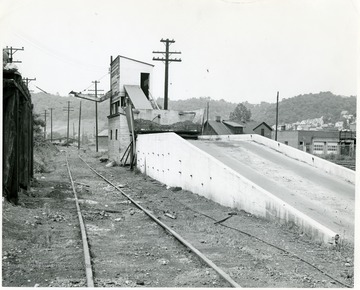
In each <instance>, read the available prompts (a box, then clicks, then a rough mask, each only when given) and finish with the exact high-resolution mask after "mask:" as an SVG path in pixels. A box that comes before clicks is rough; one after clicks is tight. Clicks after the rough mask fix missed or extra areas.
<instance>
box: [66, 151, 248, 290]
mask: <svg viewBox="0 0 360 290" xmlns="http://www.w3.org/2000/svg"><path fill="white" fill-rule="evenodd" d="M79 158H80V160H82V161H83V162H84V164H86V166H87V167H88V168H89V169H90V170H91V171H93V172H94V173H95V174H96V175H97V176H98V177H99V178H101V179H102V180H103V181H105V182H106V183H108V184H109V185H111V186H112V187H113V188H114V189H116V190H117V192H118V193H120V195H121V197H122V200H121V201H120V204H122V205H123V206H122V208H120V209H119V206H117V207H116V209H111V208H109V207H108V206H107V208H105V209H102V210H103V211H104V212H109V213H121V212H122V211H126V210H127V211H129V207H130V208H133V209H135V208H136V209H138V210H140V211H141V212H142V213H144V214H145V215H146V216H147V217H148V218H147V219H144V218H142V220H141V223H143V224H142V225H140V227H141V228H150V229H151V230H152V231H153V225H154V223H155V224H156V225H158V226H159V227H160V228H162V229H163V230H164V231H162V232H161V234H162V235H163V234H164V233H165V234H170V235H171V236H172V237H173V238H174V239H175V240H176V241H177V242H178V245H177V246H175V247H174V245H173V243H170V244H169V247H167V246H165V247H164V248H165V249H166V250H167V249H168V248H170V247H173V248H174V252H175V253H174V256H177V257H179V256H181V257H182V258H180V259H185V260H186V261H187V263H188V261H189V258H188V257H187V256H188V253H189V252H191V253H192V255H193V256H195V259H198V260H200V261H201V262H202V265H201V266H202V267H204V265H206V267H205V268H209V269H212V271H214V272H215V273H216V274H217V275H218V276H219V277H220V278H221V279H222V280H223V283H225V286H227V287H229V286H231V287H235V288H241V286H240V285H239V284H238V283H237V282H235V281H234V280H233V279H232V278H231V277H230V276H229V275H228V274H227V273H225V272H224V271H223V270H222V269H221V268H219V267H218V266H217V265H215V263H214V262H212V261H211V260H210V259H208V258H207V257H206V256H205V255H204V254H202V253H201V252H200V251H199V250H198V249H196V248H195V247H194V246H193V245H191V243H190V242H188V241H187V240H185V239H184V238H183V237H181V236H180V235H179V234H178V233H176V232H175V231H174V230H172V229H171V228H170V227H169V226H167V225H166V224H165V223H163V222H162V221H160V220H159V219H158V218H157V217H156V216H155V215H154V214H152V213H151V212H150V211H149V210H147V209H145V208H144V207H143V206H141V205H140V203H138V202H137V201H135V200H134V199H132V198H131V197H130V196H129V195H128V194H126V193H125V192H124V191H123V190H122V189H121V188H120V187H119V186H117V185H115V184H114V183H112V182H111V181H110V180H108V179H107V178H106V177H104V176H103V175H101V174H100V173H99V172H97V171H96V170H95V169H93V168H92V167H91V166H90V165H89V164H87V163H86V162H85V160H83V159H82V158H81V157H80V156H79ZM66 164H67V168H68V173H69V178H70V181H71V185H72V189H73V193H74V199H75V202H76V208H77V213H78V217H79V224H80V230H81V236H82V242H83V250H84V263H85V272H86V281H87V286H88V287H94V286H95V285H96V282H95V279H94V268H95V269H96V268H97V266H96V265H94V261H92V258H91V257H94V255H96V256H97V254H96V253H90V246H89V243H88V242H89V241H90V244H91V242H92V239H93V238H94V237H89V236H88V235H87V230H86V224H85V222H84V220H86V217H85V219H84V218H83V215H84V213H85V216H86V215H87V214H89V213H90V212H91V211H89V210H86V209H85V210H81V209H80V204H79V198H78V197H77V192H76V185H75V182H74V178H73V174H72V173H71V169H70V164H69V160H68V158H66ZM124 198H126V200H127V201H128V203H126V202H124V200H123V199H124ZM82 202H83V201H82ZM133 209H130V211H129V213H130V215H132V216H133V215H134V213H135V212H134V211H133ZM104 215H105V214H104ZM121 219H122V218H121V217H119V218H118V219H115V220H119V221H120V220H121ZM130 222H131V223H132V221H130ZM135 222H136V221H135V220H134V223H135ZM144 224H146V225H145V226H144ZM133 226H135V225H133ZM125 234H126V233H125ZM138 234H139V235H141V234H142V233H138ZM146 234H147V233H146ZM158 238H159V239H165V240H166V238H164V237H163V236H161V235H160V236H159V237H158ZM167 238H168V237H167ZM102 250H104V249H102ZM141 250H142V251H145V255H147V256H150V255H152V254H151V253H150V252H151V250H152V247H151V246H150V247H149V250H148V251H147V250H146V249H145V250H144V249H141ZM181 250H182V252H183V253H179V251H181ZM134 255H137V254H135V253H134ZM170 255H171V253H170ZM166 256H169V253H167V254H166ZM158 259H159V260H161V262H160V264H162V265H167V264H168V263H170V262H171V259H174V257H171V258H167V259H163V258H161V255H159V257H158ZM190 260H191V259H190ZM193 260H194V258H193ZM196 262H197V261H196ZM190 264H191V263H190ZM197 264H199V263H197ZM188 267H191V265H187V268H188ZM196 267H199V265H194V268H196ZM104 271H106V270H104ZM177 271H181V268H177ZM95 272H99V269H96V270H95ZM100 272H101V270H100ZM205 273H208V275H210V272H209V270H206V272H205ZM95 276H96V275H95ZM212 277H213V276H212ZM209 280H211V279H209ZM125 282H126V281H125ZM110 283H111V282H110ZM136 283H137V284H138V285H144V284H145V282H143V281H141V280H139V279H138V281H137V282H136ZM126 284H130V282H129V283H126ZM214 285H215V284H214ZM216 285H218V283H216ZM220 285H221V284H220ZM169 286H172V285H169Z"/></svg>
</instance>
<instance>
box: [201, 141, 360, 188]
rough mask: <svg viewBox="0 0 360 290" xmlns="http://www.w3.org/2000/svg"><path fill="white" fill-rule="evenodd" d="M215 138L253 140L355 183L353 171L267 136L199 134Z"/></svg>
mask: <svg viewBox="0 0 360 290" xmlns="http://www.w3.org/2000/svg"><path fill="white" fill-rule="evenodd" d="M215 138H216V140H234V141H236V140H247V141H255V142H257V143H260V144H263V145H265V146H267V147H269V148H271V149H274V150H276V151H278V152H280V153H283V154H285V155H286V156H289V157H291V158H293V159H296V160H299V161H302V162H305V163H307V164H309V165H311V166H314V167H316V168H319V169H322V170H324V171H325V172H327V173H330V174H332V175H335V176H337V177H339V178H342V179H343V180H346V181H348V182H351V183H352V184H355V175H356V174H355V171H353V170H350V169H348V168H345V167H343V166H340V165H337V164H335V163H332V162H330V161H327V160H325V159H322V158H320V157H317V156H314V155H312V154H309V153H306V152H304V151H301V150H299V149H296V148H294V147H291V146H288V145H285V144H283V143H280V142H276V141H274V140H271V139H269V138H265V137H263V136H260V135H257V134H243V135H222V136H199V139H201V140H208V139H215Z"/></svg>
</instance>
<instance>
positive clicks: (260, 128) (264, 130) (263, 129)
mask: <svg viewBox="0 0 360 290" xmlns="http://www.w3.org/2000/svg"><path fill="white" fill-rule="evenodd" d="M253 131H254V133H255V134H259V135H261V136H264V137H267V138H270V139H271V132H272V129H271V127H270V126H269V125H268V124H266V123H265V122H262V123H261V124H259V125H257V126H256V127H255V128H254V129H253Z"/></svg>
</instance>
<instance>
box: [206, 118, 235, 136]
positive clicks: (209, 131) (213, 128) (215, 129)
mask: <svg viewBox="0 0 360 290" xmlns="http://www.w3.org/2000/svg"><path fill="white" fill-rule="evenodd" d="M232 134H233V133H232V132H231V130H230V129H229V128H228V127H227V126H226V125H225V124H224V123H223V122H221V120H220V118H217V119H216V120H215V121H212V120H208V121H205V124H204V131H203V135H232Z"/></svg>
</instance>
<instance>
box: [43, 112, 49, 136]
mask: <svg viewBox="0 0 360 290" xmlns="http://www.w3.org/2000/svg"><path fill="white" fill-rule="evenodd" d="M42 115H44V116H45V127H44V140H46V117H47V115H48V112H47V110H45V111H44V113H42Z"/></svg>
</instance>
